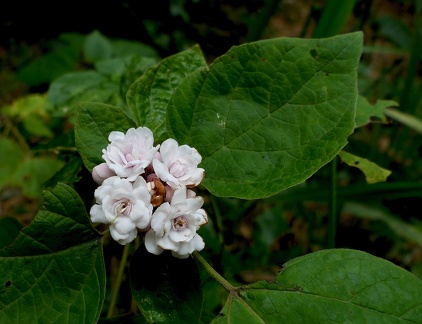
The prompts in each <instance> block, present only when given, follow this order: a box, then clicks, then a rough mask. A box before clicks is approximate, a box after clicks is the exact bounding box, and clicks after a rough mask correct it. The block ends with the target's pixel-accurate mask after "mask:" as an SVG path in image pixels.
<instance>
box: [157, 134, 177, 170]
mask: <svg viewBox="0 0 422 324" xmlns="http://www.w3.org/2000/svg"><path fill="white" fill-rule="evenodd" d="M178 147H179V144H178V143H177V142H176V140H174V139H172V138H169V139H166V140H165V141H164V142H163V143H162V144H161V147H160V154H161V160H162V161H163V162H164V163H165V164H168V162H169V161H171V160H172V159H173V157H174V155H175V154H176V152H177V148H178Z"/></svg>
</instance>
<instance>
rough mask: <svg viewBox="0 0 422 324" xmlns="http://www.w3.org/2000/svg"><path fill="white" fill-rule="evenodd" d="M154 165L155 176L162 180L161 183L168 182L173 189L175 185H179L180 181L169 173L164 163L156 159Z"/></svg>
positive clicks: (153, 161)
mask: <svg viewBox="0 0 422 324" xmlns="http://www.w3.org/2000/svg"><path fill="white" fill-rule="evenodd" d="M152 165H153V167H154V172H155V174H156V175H157V177H159V178H160V179H161V181H163V182H167V183H168V184H169V185H170V186H172V187H175V185H176V184H178V182H179V181H178V180H177V179H176V178H175V177H174V176H173V175H171V174H170V173H169V171H168V169H167V167H166V166H165V165H164V163H163V162H160V161H158V160H157V159H154V160H152Z"/></svg>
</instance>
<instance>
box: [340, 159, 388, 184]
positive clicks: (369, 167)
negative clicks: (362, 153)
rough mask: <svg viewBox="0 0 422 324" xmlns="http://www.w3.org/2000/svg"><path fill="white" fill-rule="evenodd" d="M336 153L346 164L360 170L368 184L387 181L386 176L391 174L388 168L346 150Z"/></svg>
mask: <svg viewBox="0 0 422 324" xmlns="http://www.w3.org/2000/svg"><path fill="white" fill-rule="evenodd" d="M338 155H339V156H340V158H341V160H342V161H343V162H344V163H346V164H347V165H348V166H350V167H352V168H358V169H359V170H361V171H362V172H363V173H364V174H365V177H366V182H368V183H370V184H371V183H377V182H383V181H387V178H388V176H389V175H390V174H391V171H390V170H387V169H384V168H381V167H380V166H379V165H377V164H375V163H374V162H371V161H369V160H367V159H364V158H361V157H359V156H356V155H354V154H351V153H348V152H346V151H341V152H339V154H338Z"/></svg>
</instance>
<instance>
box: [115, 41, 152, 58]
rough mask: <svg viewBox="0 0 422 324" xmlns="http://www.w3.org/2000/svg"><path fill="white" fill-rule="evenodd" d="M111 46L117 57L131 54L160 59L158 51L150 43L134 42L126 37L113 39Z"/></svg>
mask: <svg viewBox="0 0 422 324" xmlns="http://www.w3.org/2000/svg"><path fill="white" fill-rule="evenodd" d="M111 46H112V48H113V53H114V56H115V57H126V56H128V54H129V55H138V56H142V57H150V58H153V59H158V58H159V55H158V53H157V51H156V50H155V49H154V48H153V47H151V46H148V45H145V44H142V43H139V42H133V41H129V40H126V39H118V40H112V41H111Z"/></svg>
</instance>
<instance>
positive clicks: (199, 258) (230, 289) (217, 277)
mask: <svg viewBox="0 0 422 324" xmlns="http://www.w3.org/2000/svg"><path fill="white" fill-rule="evenodd" d="M192 255H193V257H194V258H195V259H196V260H197V261H199V263H201V264H202V266H203V267H204V269H205V271H206V272H208V274H209V275H210V276H211V277H213V278H214V279H215V280H217V282H218V283H219V284H220V285H222V286H223V287H224V288H225V289H226V290H227V291H228V292H229V293H233V292H234V291H235V290H236V288H235V287H233V286H232V285H231V284H230V283H229V282H228V281H227V280H226V279H224V278H223V277H222V276H221V275H220V274H219V273H218V272H217V271H215V270H214V268H213V267H212V266H211V265H210V264H209V263H208V262H207V261H206V260H205V259H204V258H203V257H202V255H200V254H199V252H197V251H195V252H193V254H192Z"/></svg>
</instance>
